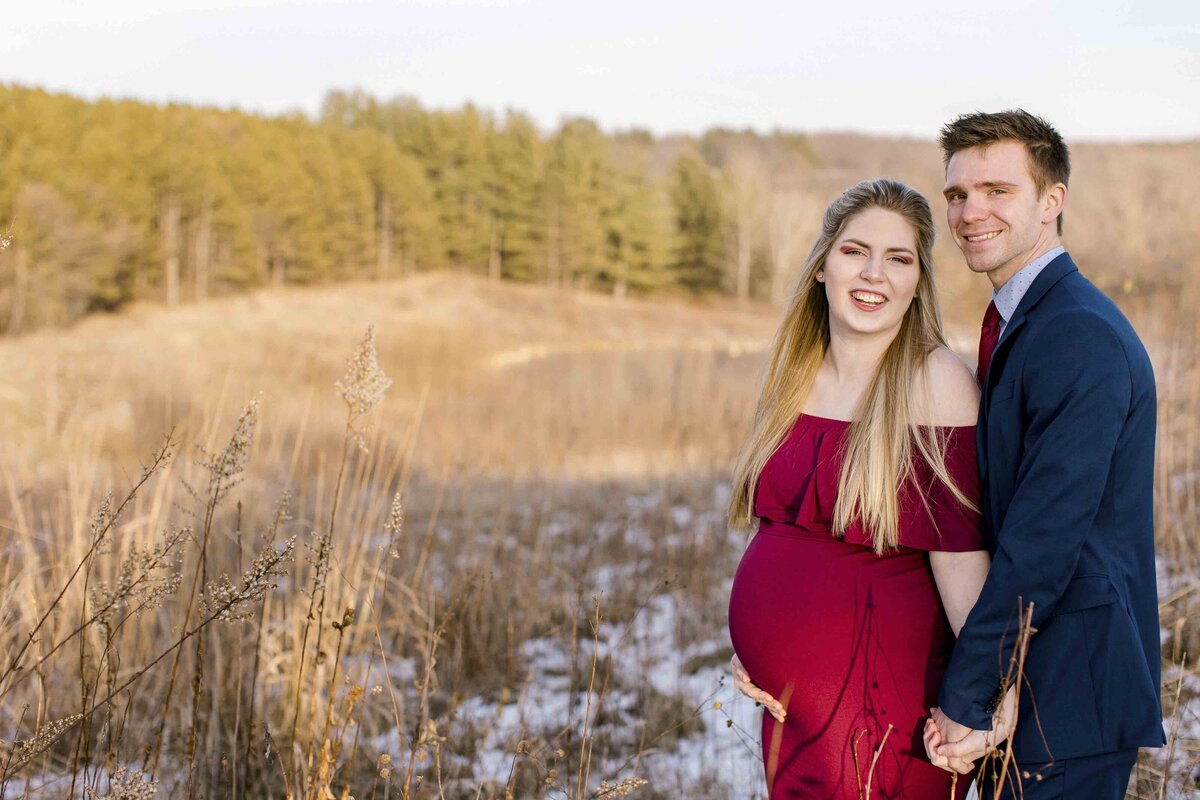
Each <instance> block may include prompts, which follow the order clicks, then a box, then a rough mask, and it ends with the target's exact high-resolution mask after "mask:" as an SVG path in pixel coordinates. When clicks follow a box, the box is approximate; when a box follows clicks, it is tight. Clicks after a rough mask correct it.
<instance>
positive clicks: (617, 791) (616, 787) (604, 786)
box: [596, 778, 649, 797]
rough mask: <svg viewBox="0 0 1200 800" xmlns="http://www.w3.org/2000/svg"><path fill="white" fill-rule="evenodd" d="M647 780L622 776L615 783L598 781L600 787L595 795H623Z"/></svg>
mask: <svg viewBox="0 0 1200 800" xmlns="http://www.w3.org/2000/svg"><path fill="white" fill-rule="evenodd" d="M647 783H649V781H647V780H646V779H645V778H622V779H621V780H619V781H617V782H616V783H609V782H608V781H600V789H599V790H598V791H597V792H596V796H597V797H625V796H626V795H629V794H630V793H632V792H633V790H635V789H638V788H640V787H642V786H645V785H646V784H647Z"/></svg>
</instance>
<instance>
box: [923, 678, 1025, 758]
mask: <svg viewBox="0 0 1200 800" xmlns="http://www.w3.org/2000/svg"><path fill="white" fill-rule="evenodd" d="M1016 712H1017V692H1016V688H1015V687H1013V688H1010V689H1009V690H1008V692H1006V693H1005V695H1004V700H1003V701H1002V702H1001V703H1000V708H999V709H997V711H996V714H995V716H994V717H993V718H992V729H991V730H987V731H980V730H974V729H972V728H968V727H966V726H965V725H960V724H959V723H957V722H955V721H954V720H952V719H950V718H949V717H947V716H946V714H945V713H944V712H943V711H942V710H941V709H940V708H933V709H930V713H931V714H932V717H931V718H930V719H928V720H926V722H925V735H924V739H925V753H926V754H927V755H928V756H929V760H930V761H931V762H933V765H934V766H936V767H941V768H942V769H944V770H946V771H947V772H957V773H959V774H960V775H966V774H967V773H968V772H970V771H971V770H973V769H974V768H975V765H974V763H973V762H974V761H977V760H978V759H980V758H982V757H983V756H985V755H987V754H988V753H990V752H992V751H993V750H995V749H996V747H997V746H998V745H1000V743H1001V742H1003V741H1004V740H1006V739H1007V738H1008V737H1009V735H1010V734H1011V733H1012V728H1013V724H1014V722H1015V721H1016Z"/></svg>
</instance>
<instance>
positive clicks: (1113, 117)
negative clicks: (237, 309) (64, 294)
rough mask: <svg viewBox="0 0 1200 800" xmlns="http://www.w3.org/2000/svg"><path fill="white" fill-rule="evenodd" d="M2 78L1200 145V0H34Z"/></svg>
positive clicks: (259, 100) (193, 98) (88, 88)
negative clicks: (985, 122)
mask: <svg viewBox="0 0 1200 800" xmlns="http://www.w3.org/2000/svg"><path fill="white" fill-rule="evenodd" d="M0 83H15V84H20V85H25V86H40V87H44V88H46V89H50V90H54V91H65V92H69V93H71V94H75V95H79V96H83V97H87V98H98V97H101V96H109V97H135V98H139V99H145V100H150V101H155V102H165V101H178V102H186V103H192V104H203V105H216V106H220V107H237V108H241V109H244V110H248V111H256V112H264V113H283V112H287V111H293V110H301V111H304V112H306V113H309V114H315V113H317V111H318V110H319V108H320V104H321V99H322V97H324V95H325V93H326V92H327V91H328V90H330V89H362V90H364V91H366V92H368V93H370V94H373V95H375V96H377V97H380V98H391V97H395V96H401V95H402V96H408V97H414V98H416V99H417V100H418V101H420V102H421V104H422V105H424V106H426V107H432V108H442V107H460V106H461V105H462V104H463V103H466V102H468V101H469V102H473V103H475V104H476V105H477V106H480V107H483V108H485V109H491V110H493V111H496V112H502V111H504V110H505V109H508V108H513V109H517V110H520V111H523V112H526V113H528V114H530V115H532V116H533V118H534V119H535V120H537V121H538V123H539V124H540V125H541V126H542V127H544V128H545V129H547V130H549V129H552V128H553V127H555V126H557V124H558V123H559V121H560V120H561V119H562V118H563V117H565V116H586V117H590V118H592V119H594V120H596V121H597V122H599V123H600V124H601V126H603V127H604V128H605V129H607V130H610V131H612V130H623V129H628V128H641V129H646V130H649V131H651V132H653V133H655V134H656V135H665V134H670V133H691V134H695V133H699V132H702V131H704V130H706V129H708V128H711V127H716V126H722V127H731V128H747V127H748V128H754V129H755V130H758V131H760V132H766V131H770V130H773V129H775V128H782V129H785V130H795V131H824V130H854V131H862V132H869V133H879V134H889V135H895V134H898V135H906V136H916V137H921V138H932V137H934V136H935V135H936V133H937V129H938V127H939V126H940V125H941V124H942V123H943V122H945V121H946V120H948V119H950V118H952V117H953V116H954V115H956V114H960V113H965V112H970V111H980V110H984V111H989V110H999V109H1001V108H1010V107H1014V106H1021V107H1024V108H1026V109H1028V110H1030V111H1033V112H1035V113H1038V114H1041V115H1043V116H1045V117H1046V118H1047V119H1049V120H1050V121H1051V122H1053V123H1054V124H1055V125H1056V126H1057V127H1058V128H1059V129H1060V130H1061V131H1062V132H1063V133H1064V134H1065V135H1066V136H1067V137H1068V138H1071V139H1077V140H1078V139H1091V140H1131V139H1136V140H1146V139H1152V140H1158V139H1181V138H1200V3H1196V2H1188V3H1183V2H1161V0H1152V1H1151V2H1140V3H1134V2H1119V1H1117V0H1096V1H1095V2H1054V3H1049V2H1045V0H1041V1H1040V2H1030V1H1028V0H1010V1H1009V2H1004V3H979V2H974V3H965V2H955V3H944V2H942V3H938V2H930V1H929V0H890V2H862V0H832V2H822V3H811V2H802V1H798V0H790V2H789V1H788V0H777V2H774V3H771V2H761V0H741V1H740V2H736V3H734V2H725V3H711V2H703V0H695V1H694V2H689V3H681V2H672V1H669V0H657V2H655V0H640V2H635V1H631V0H606V2H596V1H595V0H592V1H591V2H586V3H584V2H575V0H555V1H553V2H517V1H515V0H511V1H509V2H498V1H495V0H491V1H489V0H440V1H439V0H424V1H423V2H411V1H400V0H392V1H391V2H383V0H157V1H156V2H145V1H144V0H106V1H105V2H96V1H95V0H39V2H29V1H26V2H17V3H6V4H4V7H2V8H0Z"/></svg>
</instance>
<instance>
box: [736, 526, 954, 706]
mask: <svg viewBox="0 0 1200 800" xmlns="http://www.w3.org/2000/svg"><path fill="white" fill-rule="evenodd" d="M729 634H730V638H731V639H732V642H733V648H734V651H735V652H736V653H737V654H738V658H739V659H740V660H741V661H742V664H743V665H744V666H745V667H746V671H747V672H748V673H749V674H750V677H751V678H752V679H753V680H754V682H755V683H757V684H758V685H759V686H761V687H762V688H763V689H765V690H766V691H767V692H769V693H771V694H773V695H774V696H776V697H779V698H782V696H783V695H784V693H787V694H789V695H793V694H794V695H796V696H797V699H798V701H800V702H801V706H802V705H808V704H809V703H816V704H818V705H820V706H826V707H827V706H829V704H830V703H834V702H835V701H836V698H839V697H843V696H844V695H846V693H847V692H848V691H849V692H856V693H863V692H865V693H868V694H869V693H872V692H874V691H876V690H879V689H881V683H886V684H887V687H886V688H883V691H884V692H886V693H888V694H893V693H894V692H897V691H898V692H899V693H900V694H901V695H905V696H907V697H908V698H909V699H910V700H911V703H912V704H913V705H914V707H915V708H919V707H920V704H921V703H922V702H923V701H924V699H925V698H926V697H927V696H928V695H929V694H930V692H931V691H932V692H933V693H936V689H937V684H938V683H939V682H940V680H941V675H942V673H943V672H944V669H945V664H946V661H947V659H948V656H949V649H950V646H951V644H952V639H951V636H950V631H949V626H948V624H947V623H946V620H945V614H944V611H943V610H942V606H941V602H940V600H939V598H938V595H937V591H936V587H935V585H934V583H933V576H932V572H931V571H930V569H929V563H928V559H927V558H926V555H925V553H923V552H921V551H917V550H902V551H899V552H898V553H896V554H893V555H889V556H886V557H879V556H876V555H875V553H874V552H873V551H872V550H870V549H868V548H866V547H862V546H859V545H854V544H847V543H845V542H842V541H840V540H837V539H834V538H833V537H832V536H831V535H829V534H826V533H817V532H808V531H803V530H801V529H798V528H795V527H793V526H790V525H784V524H781V523H770V522H764V523H763V525H762V527H761V528H760V530H759V532H758V533H757V534H756V535H755V537H754V539H753V540H752V541H751V542H750V545H749V546H748V547H747V549H746V552H745V554H744V555H743V556H742V560H741V562H740V564H739V565H738V570H737V574H736V576H735V577H734V581H733V588H732V591H731V593H730V599H729ZM851 683H855V684H856V685H855V686H853V687H851V686H850V685H849V684H851ZM907 704H908V703H906V705H907ZM790 707H792V708H798V707H799V706H797V705H796V704H795V703H793V704H791V706H790Z"/></svg>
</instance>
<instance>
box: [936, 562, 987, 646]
mask: <svg viewBox="0 0 1200 800" xmlns="http://www.w3.org/2000/svg"><path fill="white" fill-rule="evenodd" d="M929 566H930V567H932V568H933V580H934V582H935V583H936V584H937V589H938V594H939V595H941V597H942V605H943V606H944V607H945V609H946V618H947V619H949V620H950V627H951V628H953V629H954V635H955V636H958V632H959V630H961V629H962V626H963V623H964V622H966V621H967V614H969V613H971V608H972V607H974V605H975V601H976V600H978V599H979V590H980V589H982V588H983V581H984V579H986V578H987V574H988V567H990V566H991V559H990V558H989V557H988V554H987V551H986V550H969V551H967V552H964V553H947V552H942V551H939V550H935V551H931V552H930V553H929Z"/></svg>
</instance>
